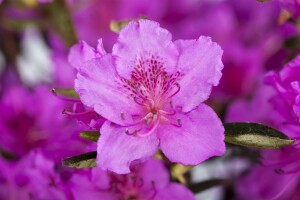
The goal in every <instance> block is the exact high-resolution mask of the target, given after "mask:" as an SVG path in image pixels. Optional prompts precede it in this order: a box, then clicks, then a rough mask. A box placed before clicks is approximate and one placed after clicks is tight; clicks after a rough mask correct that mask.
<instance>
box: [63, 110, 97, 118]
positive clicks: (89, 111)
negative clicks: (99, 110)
mask: <svg viewBox="0 0 300 200" xmlns="http://www.w3.org/2000/svg"><path fill="white" fill-rule="evenodd" d="M93 112H95V111H93V110H88V111H85V112H81V113H74V112H70V111H67V110H66V109H64V110H63V111H62V114H66V115H69V116H72V117H78V116H82V115H86V114H89V113H93Z"/></svg>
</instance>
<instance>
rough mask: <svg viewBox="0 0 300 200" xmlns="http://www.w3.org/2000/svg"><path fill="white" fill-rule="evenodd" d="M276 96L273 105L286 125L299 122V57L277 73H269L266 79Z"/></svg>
mask: <svg viewBox="0 0 300 200" xmlns="http://www.w3.org/2000/svg"><path fill="white" fill-rule="evenodd" d="M266 80H267V82H268V83H269V84H270V85H272V86H273V87H274V89H275V90H276V91H277V95H276V96H275V97H274V98H273V104H274V105H275V107H276V109H277V110H279V112H280V114H281V115H282V116H284V118H285V119H286V122H287V123H296V124H298V125H299V122H300V85H299V84H300V56H298V57H296V58H295V59H293V60H292V61H290V62H289V63H287V64H286V65H285V66H284V67H283V69H282V70H281V71H280V72H279V73H275V72H271V73H269V75H268V76H267V77H266Z"/></svg>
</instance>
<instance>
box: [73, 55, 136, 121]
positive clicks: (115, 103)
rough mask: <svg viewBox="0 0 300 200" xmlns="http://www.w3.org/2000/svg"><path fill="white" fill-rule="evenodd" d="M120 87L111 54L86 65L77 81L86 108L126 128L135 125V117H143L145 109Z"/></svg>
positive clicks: (76, 87) (76, 85)
mask: <svg viewBox="0 0 300 200" xmlns="http://www.w3.org/2000/svg"><path fill="white" fill-rule="evenodd" d="M120 87H121V85H120V84H119V83H118V77H117V75H116V72H115V69H114V66H113V60H112V57H111V55H105V56H104V57H103V58H100V59H93V60H91V61H88V62H86V63H84V65H83V67H82V68H81V69H80V71H79V73H78V74H77V79H76V80H75V90H76V91H77V93H78V94H79V96H80V99H81V101H82V102H83V104H84V105H86V106H88V107H91V108H94V110H95V111H96V112H97V113H98V114H100V115H101V116H103V117H104V118H106V119H108V120H110V121H112V122H114V123H117V124H120V125H125V124H128V123H130V122H132V120H133V119H132V116H133V115H134V116H136V115H139V114H140V112H141V108H140V107H139V106H138V105H137V104H136V103H135V102H134V101H133V98H131V97H129V96H128V95H126V93H125V92H124V91H122V90H121V89H120ZM122 113H123V114H124V115H122Z"/></svg>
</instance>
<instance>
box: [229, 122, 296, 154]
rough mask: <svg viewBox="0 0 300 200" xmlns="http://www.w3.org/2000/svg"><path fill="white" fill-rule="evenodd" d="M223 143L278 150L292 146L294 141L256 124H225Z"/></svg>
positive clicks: (278, 132)
mask: <svg viewBox="0 0 300 200" xmlns="http://www.w3.org/2000/svg"><path fill="white" fill-rule="evenodd" d="M224 128H225V141H226V142H227V143H230V144H235V145H240V146H246V147H257V148H265V149H278V148H281V147H284V146H288V145H291V144H294V142H295V141H294V140H292V139H289V138H288V137H287V136H286V135H284V134H283V133H281V132H280V131H278V130H275V129H273V128H270V127H268V126H265V125H262V124H257V123H246V122H238V123H225V124H224Z"/></svg>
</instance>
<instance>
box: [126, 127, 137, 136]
mask: <svg viewBox="0 0 300 200" xmlns="http://www.w3.org/2000/svg"><path fill="white" fill-rule="evenodd" d="M139 131H140V130H139ZM125 133H126V134H127V135H130V136H131V135H134V136H136V135H137V133H138V130H135V131H133V132H131V133H130V132H129V130H128V128H126V129H125Z"/></svg>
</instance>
